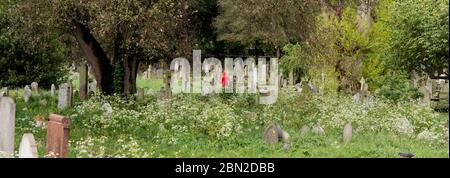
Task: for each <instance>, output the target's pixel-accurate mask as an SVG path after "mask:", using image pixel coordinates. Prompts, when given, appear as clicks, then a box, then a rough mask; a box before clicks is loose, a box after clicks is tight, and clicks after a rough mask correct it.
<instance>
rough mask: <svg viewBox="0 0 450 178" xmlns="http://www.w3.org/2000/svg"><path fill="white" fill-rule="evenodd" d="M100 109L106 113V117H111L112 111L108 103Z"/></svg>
mask: <svg viewBox="0 0 450 178" xmlns="http://www.w3.org/2000/svg"><path fill="white" fill-rule="evenodd" d="M102 109H103V110H104V111H105V112H106V114H107V115H111V114H112V113H113V109H112V107H111V105H110V104H109V103H104V104H103V105H102Z"/></svg>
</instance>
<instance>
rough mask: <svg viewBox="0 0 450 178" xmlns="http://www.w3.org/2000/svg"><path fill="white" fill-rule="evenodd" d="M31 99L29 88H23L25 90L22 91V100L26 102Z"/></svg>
mask: <svg viewBox="0 0 450 178" xmlns="http://www.w3.org/2000/svg"><path fill="white" fill-rule="evenodd" d="M30 97H31V89H30V87H29V86H28V85H27V86H25V88H24V89H23V100H24V101H25V102H28V101H29V100H30Z"/></svg>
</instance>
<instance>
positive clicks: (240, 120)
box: [10, 79, 449, 158]
mask: <svg viewBox="0 0 450 178" xmlns="http://www.w3.org/2000/svg"><path fill="white" fill-rule="evenodd" d="M156 81H158V80H156ZM149 83H157V82H153V81H152V82H148V81H145V80H143V79H139V80H138V85H140V86H141V87H143V88H149V89H157V87H158V84H149ZM161 84H162V82H161ZM42 92H43V93H41V96H40V97H32V98H31V100H30V101H29V102H28V103H24V101H23V98H22V94H21V90H19V94H18V95H16V94H15V90H12V91H11V92H10V95H11V96H12V97H13V98H14V100H15V102H16V110H17V112H16V137H15V138H16V144H15V147H16V150H18V147H19V144H20V140H21V136H22V135H23V134H24V133H33V134H34V136H35V139H36V141H37V145H38V152H39V155H40V156H41V157H44V156H45V138H46V129H45V128H38V127H36V126H35V121H34V117H36V116H38V115H41V116H44V117H45V118H47V117H48V115H49V114H50V113H58V114H61V115H66V116H69V117H70V118H71V122H72V123H71V126H70V145H69V156H70V157H231V158H235V157H294V158H311V157H314V158H316V157H332V158H333V157H370V158H379V157H383V158H384V157H388V158H389V157H393V158H397V157H398V152H413V153H415V154H416V155H417V157H445V158H448V157H449V149H448V144H446V143H445V142H443V133H444V132H445V128H444V127H443V126H444V125H445V123H446V122H447V120H448V115H447V114H448V113H436V112H434V111H432V110H431V109H427V108H426V107H425V106H420V105H417V104H414V103H401V104H394V103H388V102H384V101H378V100H376V101H374V104H373V105H370V106H364V105H360V104H358V103H353V102H352V100H351V97H350V96H343V95H330V96H328V95H324V96H312V95H310V96H302V95H298V94H296V93H292V92H289V91H283V92H282V93H281V95H280V96H279V101H278V103H277V104H275V105H273V106H263V105H257V104H256V103H255V97H256V96H254V95H231V94H227V95H216V96H211V97H202V96H198V95H192V94H189V95H177V96H174V98H173V99H171V100H166V101H162V102H157V101H156V96H154V95H147V97H146V100H144V101H127V100H123V99H121V98H120V97H92V98H91V99H90V100H88V101H85V102H79V101H78V97H77V96H75V98H74V103H75V106H74V107H72V108H69V109H64V110H59V109H57V106H56V103H57V101H56V98H55V97H51V96H49V92H48V91H42ZM41 100H46V103H47V104H46V105H45V106H42V105H41V104H42V102H40V101H41ZM104 102H109V103H110V104H111V105H112V106H113V110H114V112H113V114H112V115H106V114H105V112H104V111H103V110H102V109H101V105H102V103H104ZM40 103H41V104H40ZM401 117H405V118H407V119H408V120H410V122H411V124H412V125H413V128H414V129H413V132H412V133H399V132H398V131H397V130H396V127H395V126H393V123H395V122H394V121H396V119H397V118H401ZM273 121H276V122H278V123H280V124H281V125H282V127H283V129H285V130H286V131H287V132H288V133H289V134H290V135H291V138H292V147H291V149H290V150H289V151H286V150H284V149H283V146H282V143H279V144H274V145H267V144H265V143H264V142H263V140H262V132H263V130H264V128H265V126H267V124H268V123H270V122H273ZM346 122H352V123H353V125H354V128H355V131H354V137H353V139H352V141H351V143H349V144H343V143H342V127H343V123H346ZM318 123H319V124H321V125H322V126H323V127H324V128H325V131H326V134H325V135H324V136H316V135H311V134H309V135H308V136H306V137H305V138H300V135H299V134H300V132H299V129H300V127H301V126H303V125H309V126H314V125H316V124H318ZM423 130H431V131H432V132H433V133H437V135H438V140H421V139H417V134H419V133H420V132H422V131H423Z"/></svg>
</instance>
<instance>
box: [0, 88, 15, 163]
mask: <svg viewBox="0 0 450 178" xmlns="http://www.w3.org/2000/svg"><path fill="white" fill-rule="evenodd" d="M15 123H16V104H15V103H14V100H13V99H12V98H11V97H0V152H5V153H6V154H7V155H8V157H13V156H14V132H15Z"/></svg>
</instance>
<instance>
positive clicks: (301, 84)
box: [294, 82, 303, 93]
mask: <svg viewBox="0 0 450 178" xmlns="http://www.w3.org/2000/svg"><path fill="white" fill-rule="evenodd" d="M294 87H295V89H296V90H297V92H299V93H301V92H302V91H303V82H300V83H297V84H296V85H295V86H294Z"/></svg>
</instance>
